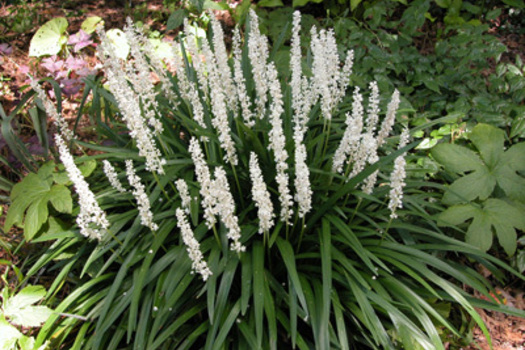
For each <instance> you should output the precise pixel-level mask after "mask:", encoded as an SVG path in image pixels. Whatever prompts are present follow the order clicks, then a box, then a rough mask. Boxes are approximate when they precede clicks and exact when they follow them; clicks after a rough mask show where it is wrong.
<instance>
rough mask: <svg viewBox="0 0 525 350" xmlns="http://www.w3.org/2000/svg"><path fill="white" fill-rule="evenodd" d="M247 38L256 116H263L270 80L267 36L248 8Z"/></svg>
mask: <svg viewBox="0 0 525 350" xmlns="http://www.w3.org/2000/svg"><path fill="white" fill-rule="evenodd" d="M249 35H250V36H249V39H248V57H249V58H250V62H251V64H252V74H253V82H254V84H255V92H256V94H257V98H256V100H255V104H256V106H257V116H258V117H259V118H263V117H264V115H265V113H266V102H267V101H268V96H267V92H268V83H271V82H272V80H271V79H270V78H269V77H268V76H267V62H268V57H269V50H268V38H267V37H266V36H264V35H262V34H261V32H260V30H259V18H258V17H257V15H256V14H255V11H254V10H253V9H250V34H249Z"/></svg>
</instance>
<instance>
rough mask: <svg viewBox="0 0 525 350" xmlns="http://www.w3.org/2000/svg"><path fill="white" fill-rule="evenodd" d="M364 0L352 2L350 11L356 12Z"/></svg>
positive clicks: (352, 0)
mask: <svg viewBox="0 0 525 350" xmlns="http://www.w3.org/2000/svg"><path fill="white" fill-rule="evenodd" d="M361 1H362V0H350V10H352V11H354V10H355V9H356V7H357V6H359V4H360V3H361Z"/></svg>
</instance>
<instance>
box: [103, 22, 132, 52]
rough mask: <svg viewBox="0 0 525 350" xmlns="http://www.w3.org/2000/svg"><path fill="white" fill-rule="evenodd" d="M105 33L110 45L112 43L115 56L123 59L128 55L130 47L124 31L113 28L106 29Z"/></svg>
mask: <svg viewBox="0 0 525 350" xmlns="http://www.w3.org/2000/svg"><path fill="white" fill-rule="evenodd" d="M106 35H107V37H108V39H109V42H110V43H111V45H113V49H114V50H115V54H116V55H117V57H118V58H120V59H122V60H125V59H126V58H127V57H128V55H129V50H130V47H129V43H128V40H127V39H126V35H125V34H124V32H123V31H122V30H120V29H118V28H113V29H110V30H108V31H107V32H106Z"/></svg>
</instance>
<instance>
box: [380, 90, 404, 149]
mask: <svg viewBox="0 0 525 350" xmlns="http://www.w3.org/2000/svg"><path fill="white" fill-rule="evenodd" d="M399 102H400V100H399V91H397V89H396V90H394V93H393V94H392V98H391V99H390V103H389V104H388V107H387V110H386V117H385V119H384V120H383V124H381V129H380V130H379V132H378V133H377V138H376V139H377V147H381V146H382V145H383V144H384V143H385V140H386V138H387V137H388V135H390V132H391V131H392V128H393V126H394V124H395V122H396V112H397V108H398V107H399Z"/></svg>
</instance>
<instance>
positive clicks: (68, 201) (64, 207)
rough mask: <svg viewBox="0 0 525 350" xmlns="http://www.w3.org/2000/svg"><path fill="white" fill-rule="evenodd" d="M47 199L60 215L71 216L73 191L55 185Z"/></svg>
mask: <svg viewBox="0 0 525 350" xmlns="http://www.w3.org/2000/svg"><path fill="white" fill-rule="evenodd" d="M47 199H48V200H49V201H50V202H51V204H52V205H53V207H55V209H56V210H57V211H58V212H60V213H67V214H70V213H71V212H72V211H73V199H72V198H71V191H69V189H68V188H67V187H66V186H64V185H54V186H53V187H51V191H49V193H48V195H47Z"/></svg>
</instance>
